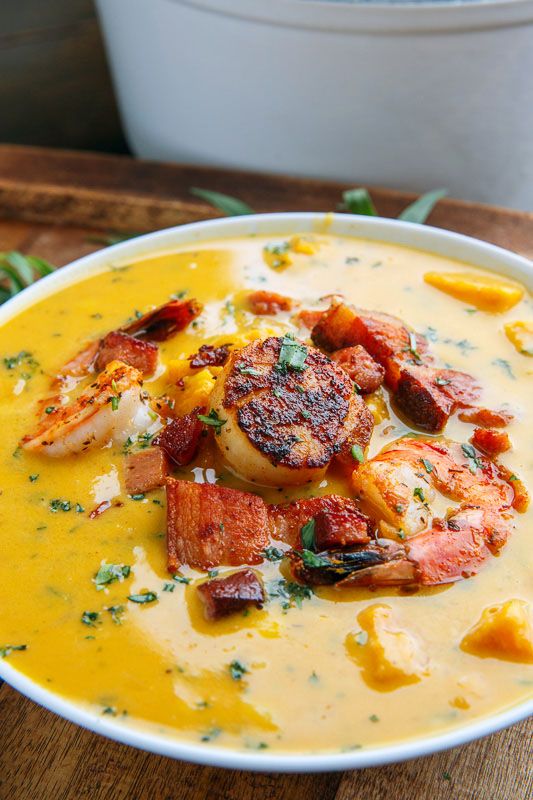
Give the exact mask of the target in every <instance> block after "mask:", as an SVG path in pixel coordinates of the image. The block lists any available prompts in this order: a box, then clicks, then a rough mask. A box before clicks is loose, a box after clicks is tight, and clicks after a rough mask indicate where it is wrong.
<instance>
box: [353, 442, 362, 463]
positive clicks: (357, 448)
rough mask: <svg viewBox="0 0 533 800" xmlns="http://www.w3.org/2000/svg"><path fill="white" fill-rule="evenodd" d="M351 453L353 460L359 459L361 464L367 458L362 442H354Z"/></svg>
mask: <svg viewBox="0 0 533 800" xmlns="http://www.w3.org/2000/svg"><path fill="white" fill-rule="evenodd" d="M351 453H352V458H353V460H354V461H358V462H359V464H362V463H363V461H364V460H365V454H364V452H363V448H362V447H361V445H360V444H354V445H353V447H352V449H351Z"/></svg>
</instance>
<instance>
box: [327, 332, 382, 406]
mask: <svg viewBox="0 0 533 800" xmlns="http://www.w3.org/2000/svg"><path fill="white" fill-rule="evenodd" d="M331 358H332V360H333V361H335V362H336V363H337V364H339V366H341V367H342V368H343V370H344V371H345V372H347V373H348V375H349V376H350V378H351V379H352V381H354V382H355V383H356V384H357V389H358V390H359V391H360V392H361V394H370V393H371V392H375V391H376V389H379V387H380V386H381V384H382V383H383V378H384V376H385V370H384V369H383V367H382V366H381V364H378V362H377V361H374V359H373V358H372V356H371V355H370V353H367V351H366V350H365V348H364V347H362V346H361V345H360V344H358V345H356V346H355V347H343V348H342V350H336V351H335V352H334V353H332V355H331Z"/></svg>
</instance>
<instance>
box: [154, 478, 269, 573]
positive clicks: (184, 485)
mask: <svg viewBox="0 0 533 800" xmlns="http://www.w3.org/2000/svg"><path fill="white" fill-rule="evenodd" d="M166 493H167V556H168V559H167V565H168V569H169V572H171V573H175V572H177V570H178V569H179V568H180V566H181V565H182V564H188V565H189V566H190V567H194V568H196V569H204V570H207V569H211V568H212V567H218V566H221V565H226V566H233V567H235V566H242V565H244V564H247V565H249V564H259V563H260V562H261V560H262V555H261V554H262V551H263V550H264V548H265V547H266V546H267V545H268V539H269V521H268V513H267V506H266V504H265V502H264V500H263V499H262V498H260V497H258V496H257V495H255V494H250V493H249V492H240V491H237V490H236V489H228V488H226V487H223V486H216V485H215V484H210V483H191V482H190V481H181V480H176V479H174V478H168V479H167V484H166Z"/></svg>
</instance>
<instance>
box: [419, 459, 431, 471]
mask: <svg viewBox="0 0 533 800" xmlns="http://www.w3.org/2000/svg"><path fill="white" fill-rule="evenodd" d="M420 461H421V462H422V464H423V465H424V469H425V470H426V472H427V473H428V475H429V474H430V473H431V472H433V469H434V467H433V464H432V463H431V461H428V460H427V458H421V459H420Z"/></svg>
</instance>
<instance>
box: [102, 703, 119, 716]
mask: <svg viewBox="0 0 533 800" xmlns="http://www.w3.org/2000/svg"><path fill="white" fill-rule="evenodd" d="M102 714H109V716H110V717H116V716H117V709H116V708H113V706H106V707H105V708H103V709H102Z"/></svg>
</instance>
